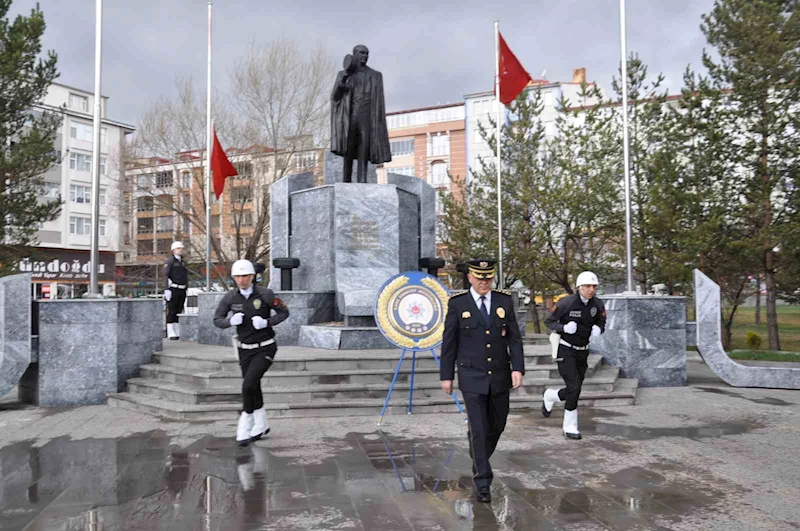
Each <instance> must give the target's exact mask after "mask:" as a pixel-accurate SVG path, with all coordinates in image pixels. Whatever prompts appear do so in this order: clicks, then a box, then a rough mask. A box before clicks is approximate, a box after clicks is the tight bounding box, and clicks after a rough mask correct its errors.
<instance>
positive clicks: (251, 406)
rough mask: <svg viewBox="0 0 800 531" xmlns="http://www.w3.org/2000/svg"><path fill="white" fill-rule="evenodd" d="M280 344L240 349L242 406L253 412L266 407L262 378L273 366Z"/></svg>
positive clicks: (246, 411)
mask: <svg viewBox="0 0 800 531" xmlns="http://www.w3.org/2000/svg"><path fill="white" fill-rule="evenodd" d="M277 352H278V346H277V345H276V344H275V343H273V344H272V345H267V346H266V347H259V348H256V349H253V350H241V349H240V350H239V367H240V368H241V369H242V378H243V379H244V380H243V382H242V407H244V411H245V413H252V412H253V411H255V410H256V409H261V408H262V407H264V395H263V393H262V391H261V378H263V377H264V374H265V373H266V372H267V371H268V370H269V368H270V367H271V366H272V363H273V360H274V359H275V354H276V353H277Z"/></svg>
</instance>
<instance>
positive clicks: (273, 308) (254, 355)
mask: <svg viewBox="0 0 800 531" xmlns="http://www.w3.org/2000/svg"><path fill="white" fill-rule="evenodd" d="M231 276H232V277H233V280H234V281H235V282H236V289H235V290H233V291H229V292H228V293H226V294H225V296H224V297H223V298H222V300H221V301H220V303H219V306H217V311H216V313H215V314H214V326H216V327H217V328H230V327H231V326H235V327H236V338H235V339H234V345H235V346H236V351H237V354H238V356H239V366H240V368H241V369H242V378H244V381H243V382H242V409H243V411H242V414H241V415H240V417H239V426H238V427H237V429H236V442H237V443H239V446H247V445H248V444H249V443H250V442H252V441H256V440H258V439H260V438H261V436H262V435H266V434H267V433H269V421H268V420H267V410H266V409H265V408H264V395H263V394H262V392H261V377H262V376H264V373H265V372H267V370H268V369H269V368H270V366H271V365H272V363H273V361H274V359H275V354H276V352H277V351H278V345H277V344H276V343H275V330H273V327H274V326H275V325H277V324H278V323H281V322H283V321H285V320H286V319H287V318H288V317H289V309H288V308H287V307H286V304H284V303H283V301H281V300H280V299H278V298H277V297H275V293H274V292H273V291H272V290H271V289H268V288H265V287H262V286H258V285H256V284H255V283H254V279H255V276H256V270H255V268H254V267H253V263H252V262H250V261H249V260H237V261H236V262H234V263H233V267H232V268H231ZM273 314H274V315H273Z"/></svg>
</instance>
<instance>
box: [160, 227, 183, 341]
mask: <svg viewBox="0 0 800 531" xmlns="http://www.w3.org/2000/svg"><path fill="white" fill-rule="evenodd" d="M182 256H183V244H182V243H181V242H172V256H170V257H169V258H167V261H166V263H165V264H164V275H163V277H164V280H163V283H164V300H165V301H167V337H169V338H170V339H172V340H177V339H179V338H180V335H181V329H180V325H179V324H178V314H179V313H181V312H182V311H183V304H184V303H185V302H186V288H187V286H188V284H189V270H188V269H187V268H186V264H185V263H184V262H183V258H182Z"/></svg>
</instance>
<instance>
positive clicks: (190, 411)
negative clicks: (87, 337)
mask: <svg viewBox="0 0 800 531" xmlns="http://www.w3.org/2000/svg"><path fill="white" fill-rule="evenodd" d="M384 398H385V397H384ZM384 398H369V399H357V400H313V401H308V402H295V403H268V404H265V407H266V409H267V410H268V414H269V416H270V418H298V417H348V416H354V415H358V416H362V415H375V417H376V418H377V417H378V416H379V415H380V412H381V408H382V407H383V401H384ZM635 402H636V391H635V390H625V391H612V392H590V391H585V392H583V393H582V394H581V398H580V402H579V403H580V406H581V407H617V406H629V405H633V404H634V403H635ZM108 405H110V406H114V407H120V408H125V409H132V410H135V411H140V412H143V413H147V414H150V415H156V416H160V417H164V418H169V419H175V420H181V421H212V420H225V421H230V422H234V421H235V420H236V418H237V416H238V414H239V412H240V411H241V403H240V402H238V401H237V402H219V403H211V404H183V403H180V402H174V401H170V400H165V399H163V398H159V397H157V396H151V395H144V394H138V393H112V394H109V395H108ZM540 406H541V399H540V398H538V397H530V396H525V395H514V396H512V397H511V408H512V409H514V410H525V409H533V410H536V409H538V408H539V407H540ZM407 407H408V395H407V394H406V395H405V396H399V397H398V398H392V400H391V401H390V402H389V408H388V409H387V411H386V413H387V414H390V415H391V414H395V415H397V414H406V413H407ZM413 411H414V413H420V414H424V413H457V409H456V406H455V404H454V403H453V401H452V399H450V398H448V397H440V398H415V399H414V401H413ZM431 422H435V419H433V418H432V419H431Z"/></svg>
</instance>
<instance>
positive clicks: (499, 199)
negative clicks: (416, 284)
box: [494, 20, 505, 288]
mask: <svg viewBox="0 0 800 531" xmlns="http://www.w3.org/2000/svg"><path fill="white" fill-rule="evenodd" d="M494 52H495V61H494V65H495V84H494V86H495V94H494V95H495V105H496V106H497V107H496V109H497V127H496V130H495V131H496V134H497V139H496V143H497V263H498V268H497V278H498V287H500V288H504V287H505V279H504V277H503V193H502V187H501V182H500V176H501V175H502V161H501V159H500V130H501V128H502V121H501V118H500V110H501V107H502V105H501V104H500V22H499V21H497V20H495V21H494Z"/></svg>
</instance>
